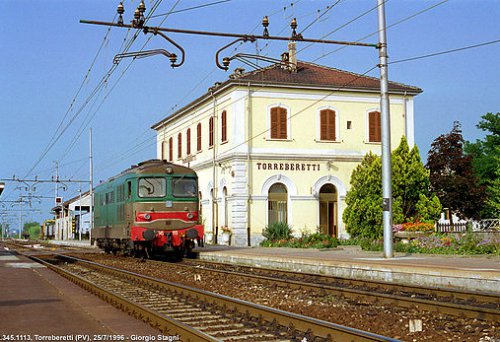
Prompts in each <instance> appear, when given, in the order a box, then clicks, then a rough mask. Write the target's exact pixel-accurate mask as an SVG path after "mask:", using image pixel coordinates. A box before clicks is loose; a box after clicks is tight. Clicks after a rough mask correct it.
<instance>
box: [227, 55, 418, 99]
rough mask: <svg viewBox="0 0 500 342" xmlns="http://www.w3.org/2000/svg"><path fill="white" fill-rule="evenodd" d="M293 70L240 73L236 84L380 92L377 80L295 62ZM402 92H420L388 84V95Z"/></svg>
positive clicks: (273, 68) (276, 67) (274, 68)
mask: <svg viewBox="0 0 500 342" xmlns="http://www.w3.org/2000/svg"><path fill="white" fill-rule="evenodd" d="M297 66H298V68H297V72H290V71H288V70H286V69H284V68H282V67H281V65H280V64H273V65H271V66H269V67H267V68H263V69H259V70H256V71H252V72H248V73H244V74H242V75H241V76H239V77H237V78H236V80H237V81H247V82H248V81H251V82H255V83H266V84H276V85H300V86H304V87H307V86H309V87H321V88H330V89H332V88H340V89H359V90H371V91H379V90H380V80H379V79H378V78H374V77H370V76H364V75H360V74H355V73H352V72H348V71H343V70H339V69H335V68H330V67H326V66H321V65H317V64H313V63H308V62H298V65H297ZM229 82H231V81H229ZM405 91H406V92H408V93H411V94H418V93H421V92H422V89H420V88H418V87H414V86H409V85H405V84H400V83H396V82H389V92H398V93H399V92H401V93H402V92H405Z"/></svg>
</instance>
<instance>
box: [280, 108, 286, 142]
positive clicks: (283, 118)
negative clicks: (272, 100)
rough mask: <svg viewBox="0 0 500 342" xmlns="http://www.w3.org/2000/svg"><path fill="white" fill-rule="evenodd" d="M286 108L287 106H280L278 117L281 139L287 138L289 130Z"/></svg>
mask: <svg viewBox="0 0 500 342" xmlns="http://www.w3.org/2000/svg"><path fill="white" fill-rule="evenodd" d="M286 119H287V118H286V109H285V108H279V119H278V129H279V139H286V138H287V131H286V123H287V121H286Z"/></svg>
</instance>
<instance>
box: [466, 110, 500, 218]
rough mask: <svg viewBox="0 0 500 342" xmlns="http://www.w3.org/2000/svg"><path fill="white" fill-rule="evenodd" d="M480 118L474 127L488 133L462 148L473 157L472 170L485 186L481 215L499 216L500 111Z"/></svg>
mask: <svg viewBox="0 0 500 342" xmlns="http://www.w3.org/2000/svg"><path fill="white" fill-rule="evenodd" d="M481 118H482V120H481V121H479V123H478V124H477V126H476V127H477V128H479V129H481V130H483V131H484V132H489V134H486V136H485V137H484V139H481V140H479V139H478V140H476V142H475V143H472V142H468V141H467V142H466V143H465V148H464V150H465V153H466V154H468V155H471V156H472V157H473V161H472V166H473V167H474V171H475V172H476V174H477V176H478V177H479V180H480V183H481V184H482V185H484V186H485V187H486V195H487V199H486V202H485V206H484V208H483V210H482V211H481V217H486V218H500V113H496V114H493V113H487V114H485V115H483V116H482V117H481Z"/></svg>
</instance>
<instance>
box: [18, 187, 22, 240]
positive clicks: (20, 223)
mask: <svg viewBox="0 0 500 342" xmlns="http://www.w3.org/2000/svg"><path fill="white" fill-rule="evenodd" d="M22 231H23V196H21V214H20V215H19V239H21V233H22Z"/></svg>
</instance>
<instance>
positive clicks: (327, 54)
mask: <svg viewBox="0 0 500 342" xmlns="http://www.w3.org/2000/svg"><path fill="white" fill-rule="evenodd" d="M448 1H449V0H443V1H441V2H439V3H437V4H434V5H432V6H429V7H426V8H424V9H423V10H420V11H418V12H416V13H413V14H412V15H410V16H407V17H405V18H403V19H400V20H398V21H396V22H394V23H392V24H389V25H387V27H386V29H387V30H388V29H391V28H393V27H394V26H397V25H400V24H402V23H404V22H406V21H408V20H411V19H413V18H415V17H417V16H419V15H421V14H424V13H426V12H428V11H430V10H433V9H435V8H436V7H438V6H441V5H443V4H444V3H446V2H448ZM378 32H379V31H378V30H377V31H375V32H372V33H370V34H368V35H366V36H364V37H361V38H359V39H357V40H356V42H361V41H363V40H365V39H367V38H370V37H373V36H375V35H377V34H378ZM345 48H347V46H341V47H339V48H337V49H335V50H333V51H330V52H327V53H324V54H322V55H321V56H319V57H317V58H316V59H314V60H313V62H316V61H318V60H320V59H322V58H325V57H326V56H329V55H331V54H334V53H336V52H339V51H341V50H343V49H345Z"/></svg>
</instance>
